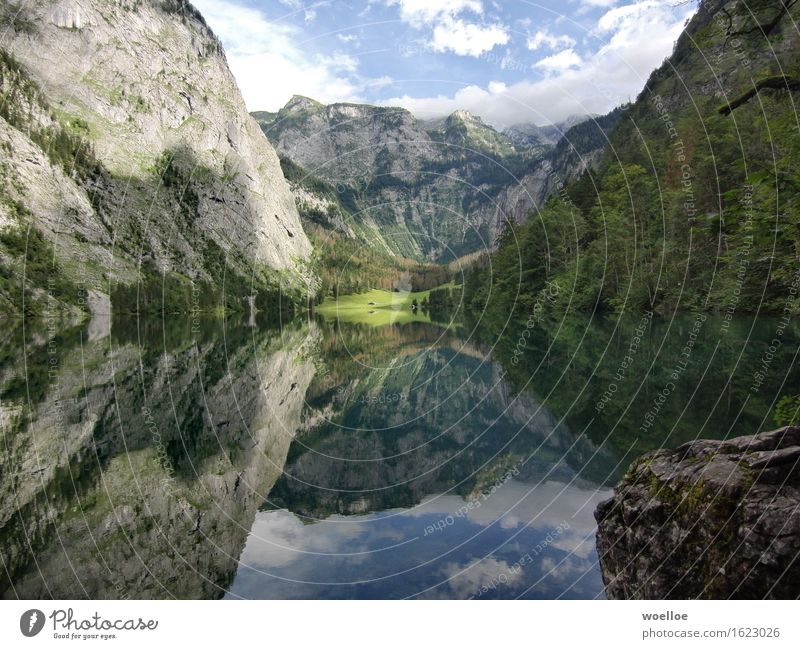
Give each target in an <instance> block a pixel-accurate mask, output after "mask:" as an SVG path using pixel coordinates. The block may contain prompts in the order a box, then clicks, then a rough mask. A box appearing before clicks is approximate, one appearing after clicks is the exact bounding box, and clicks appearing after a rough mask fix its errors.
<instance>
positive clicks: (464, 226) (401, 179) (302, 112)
mask: <svg viewBox="0 0 800 649" xmlns="http://www.w3.org/2000/svg"><path fill="white" fill-rule="evenodd" d="M254 116H255V117H256V119H257V121H258V122H259V124H260V125H261V128H262V130H263V131H264V133H265V134H266V136H267V137H268V138H269V140H270V142H272V144H273V145H274V146H275V148H276V149H277V151H278V153H279V154H280V155H281V157H282V158H284V159H286V160H288V161H290V162H291V164H292V165H293V166H294V167H296V168H298V169H300V170H303V171H304V172H305V178H306V179H307V180H308V181H309V182H305V183H303V182H300V181H301V180H302V179H303V177H302V175H301V176H299V177H298V176H297V175H296V176H295V181H294V183H293V187H297V186H298V185H303V187H302V190H301V191H300V192H297V191H296V198H297V200H298V203H299V204H300V205H301V212H302V211H303V210H302V206H303V205H304V204H307V203H309V202H310V201H309V197H308V196H307V193H308V191H309V189H310V188H309V185H310V184H314V183H315V182H316V181H317V180H319V181H322V182H323V183H326V184H327V185H328V186H329V187H335V188H336V190H337V191H336V194H337V195H338V203H340V204H341V207H342V208H343V212H344V213H346V216H345V218H346V219H347V220H348V221H349V222H350V224H351V225H350V227H351V228H355V229H360V230H361V235H362V236H364V237H365V240H366V241H369V242H371V243H372V244H373V245H375V246H376V247H378V248H381V249H385V250H388V251H390V252H392V253H393V254H396V255H402V256H405V257H409V258H414V259H418V260H424V261H437V262H448V261H451V260H453V259H454V258H455V257H458V256H460V255H463V254H466V253H470V252H474V251H476V250H486V249H488V248H490V247H491V246H492V245H493V243H494V241H495V239H496V237H497V234H498V232H499V231H500V230H501V229H502V228H503V224H504V222H505V221H506V219H514V220H523V219H524V218H525V213H524V212H520V211H519V210H518V208H517V206H516V205H515V204H511V203H510V202H508V201H503V192H504V191H505V190H507V189H508V188H509V187H512V186H515V185H517V184H518V180H517V179H518V178H519V177H521V176H523V175H524V174H525V173H527V172H529V171H531V170H532V169H533V168H535V167H536V163H537V162H540V161H542V160H543V159H544V157H543V156H544V155H545V154H546V153H547V152H548V151H549V150H550V149H551V147H550V145H543V146H537V147H521V148H518V147H517V146H515V144H514V143H513V142H512V140H511V139H510V138H509V137H508V136H507V135H506V134H504V133H501V132H499V131H497V130H496V129H494V128H493V127H491V126H490V125H488V124H486V123H484V122H483V121H482V120H481V119H480V118H479V117H477V116H475V115H472V114H471V113H469V112H468V111H465V110H458V111H455V112H454V113H452V114H451V115H449V116H448V117H446V118H444V119H438V120H419V119H417V118H415V117H414V116H413V115H412V114H411V113H410V112H409V111H407V110H405V109H402V108H393V107H379V106H369V105H361V104H331V105H327V106H326V105H324V104H321V103H319V102H317V101H314V100H313V99H309V98H307V97H301V96H295V97H293V98H292V99H291V100H290V101H289V102H288V103H287V104H286V105H285V106H284V107H283V108H282V109H281V110H280V111H279V112H278V113H265V112H260V113H254ZM298 194H299V195H298ZM327 198H328V199H329V198H330V196H328V197H327ZM538 198H539V196H538V195H537V199H538ZM325 203H326V204H325V206H321V205H318V206H317V207H319V208H321V211H322V212H327V211H337V210H336V209H334V207H333V206H332V205H331V204H330V201H329V200H327V199H326V201H325ZM317 212H319V210H317ZM316 220H317V221H318V222H319V219H316Z"/></svg>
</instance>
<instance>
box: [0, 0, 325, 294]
mask: <svg viewBox="0 0 800 649" xmlns="http://www.w3.org/2000/svg"><path fill="white" fill-rule="evenodd" d="M0 53H2V57H0V147H2V148H3V150H4V154H5V155H4V156H3V161H2V164H1V165H0V229H1V230H2V235H3V236H2V237H1V238H0V239H1V241H0V243H2V244H3V245H2V246H0V265H1V266H2V269H3V273H2V275H3V282H2V286H0V288H1V289H2V290H0V293H1V294H2V297H3V299H4V300H5V301H7V302H8V303H9V306H16V307H18V304H19V301H20V300H19V298H18V295H19V293H20V288H19V284H20V282H21V276H22V274H23V267H24V266H25V265H26V263H27V265H32V264H35V263H40V262H42V261H43V260H42V259H39V258H37V259H32V258H31V254H30V252H29V253H28V255H27V258H26V257H25V255H21V254H20V251H19V248H20V246H19V245H14V244H15V237H16V238H17V239H18V238H20V237H23V238H25V237H27V234H29V228H31V227H32V228H33V229H34V230H35V231H36V233H37V235H36V236H37V237H39V238H40V239H42V247H44V248H46V249H47V250H46V252H49V257H50V260H49V266H48V267H47V268H46V269H44V270H43V272H41V273H39V276H37V275H36V274H33V275H32V274H31V273H28V274H27V277H26V283H27V286H26V291H27V297H28V298H29V301H36V299H37V296H38V297H41V293H42V292H43V291H48V290H49V289H48V286H47V281H46V280H47V279H52V278H53V277H61V278H65V279H66V280H69V282H70V283H71V284H72V286H73V288H74V287H75V286H77V287H78V288H79V289H82V290H83V291H84V292H85V291H86V290H88V289H93V290H95V291H99V292H103V293H106V294H108V293H109V292H110V289H109V286H110V284H112V283H114V282H122V283H129V282H132V281H133V280H134V279H136V277H137V269H138V266H139V264H140V263H141V264H142V265H143V266H144V267H146V268H148V269H152V270H153V271H154V272H156V273H158V272H173V273H177V274H180V275H181V276H183V277H186V278H188V279H189V280H193V281H206V282H209V283H214V282H217V281H219V278H220V276H221V275H222V273H221V272H220V263H219V260H220V259H224V263H225V264H226V265H227V267H228V269H229V271H230V273H232V274H237V275H241V276H243V277H248V278H249V277H253V276H255V277H256V278H257V279H259V280H261V279H266V278H268V277H272V276H274V275H275V273H276V272H281V273H284V274H287V273H288V275H289V276H291V277H293V279H292V281H294V282H296V283H298V284H304V283H306V282H307V281H308V280H309V277H308V274H307V272H306V271H305V270H304V269H303V264H304V260H306V259H307V258H308V256H309V254H310V252H311V245H310V243H309V241H308V239H307V237H306V235H305V233H304V231H303V228H302V226H301V224H300V220H299V216H298V213H297V209H296V207H295V204H294V199H293V197H292V194H291V192H290V190H289V187H288V185H287V184H286V181H285V179H284V177H283V174H282V172H281V168H280V165H279V161H278V157H277V155H276V153H275V151H274V150H273V148H272V147H271V146H270V144H269V142H268V141H267V140H266V139H265V138H264V137H263V135H262V133H261V132H260V130H259V128H258V125H257V124H256V123H255V121H254V120H253V118H252V117H251V116H250V115H249V114H248V113H247V111H246V109H245V106H244V102H243V100H242V97H241V94H240V92H239V89H238V88H237V86H236V83H235V80H234V78H233V76H232V74H231V72H230V70H229V69H228V66H227V63H226V60H225V55H224V52H223V51H222V47H221V45H220V43H219V41H218V40H217V38H216V37H215V36H214V34H213V33H212V32H211V31H210V30H209V28H208V27H207V26H206V24H205V22H204V20H203V18H202V16H201V15H200V14H199V13H198V12H197V10H196V9H194V7H192V5H191V4H190V3H189V2H186V1H185V0H163V1H162V0H39V1H37V2H18V3H13V2H12V3H9V4H7V5H6V6H5V7H4V8H3V10H2V11H0ZM20 233H22V234H20ZM40 256H41V257H43V258H44V257H47V256H48V255H46V254H44V253H43V254H41V255H40ZM254 274H255V275H254ZM70 290H72V289H71V288H70V287H69V286H61V287H57V290H55V291H50V293H51V296H54V297H56V298H57V299H60V300H61V301H62V302H63V303H66V304H73V305H75V306H79V305H77V304H76V300H75V299H74V296H72V295H70V294H69V293H70ZM73 292H74V291H73ZM53 294H54V295H53Z"/></svg>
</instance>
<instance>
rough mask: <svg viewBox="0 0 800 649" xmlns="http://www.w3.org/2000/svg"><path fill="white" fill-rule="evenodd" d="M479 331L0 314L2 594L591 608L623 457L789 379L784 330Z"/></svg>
mask: <svg viewBox="0 0 800 649" xmlns="http://www.w3.org/2000/svg"><path fill="white" fill-rule="evenodd" d="M527 325H531V323H530V322H529V323H527ZM500 329H502V327H497V328H495V330H496V331H500ZM482 331H484V333H482V334H481V336H480V337H476V336H475V335H474V333H473V332H471V331H470V329H469V328H468V327H463V326H460V327H450V328H442V327H439V326H436V325H432V324H428V323H421V322H416V323H415V322H412V323H408V324H405V325H402V326H398V325H389V326H383V327H370V326H366V325H359V324H345V323H336V322H331V321H327V322H326V321H324V320H321V319H320V320H315V319H310V320H309V319H305V318H298V319H296V320H295V321H293V322H289V323H285V324H284V325H283V326H271V325H256V326H252V325H250V324H248V323H247V322H244V321H241V322H240V321H238V320H212V321H208V322H202V323H201V324H200V325H199V326H197V325H195V326H194V327H193V326H192V324H191V323H190V322H188V321H186V320H183V319H180V318H177V317H176V318H173V319H171V320H169V321H167V322H166V323H162V322H161V321H160V320H157V319H154V320H153V321H139V322H137V321H136V320H135V319H131V320H128V321H124V322H118V323H115V325H114V327H113V329H112V331H111V334H110V335H107V333H108V332H107V327H103V326H102V323H100V325H98V323H93V324H90V325H89V326H82V327H69V326H66V325H64V324H62V323H59V324H57V325H52V323H47V322H43V323H39V325H36V326H34V325H32V324H30V323H28V324H27V326H26V327H24V328H23V327H22V326H21V325H15V324H14V323H7V326H6V327H4V330H3V334H2V335H3V336H4V338H3V339H2V358H3V361H2V370H1V371H0V390H1V391H0V396H1V398H2V407H1V408H0V426H2V432H0V435H1V436H2V440H3V442H2V444H1V445H0V454H1V455H0V485H2V488H1V489H0V550H2V553H1V555H0V556H2V563H3V570H2V571H0V593H2V596H3V597H6V598H9V597H12V598H13V597H22V598H43V597H44V598H46V597H59V598H73V597H91V598H160V597H180V598H221V597H228V598H404V597H417V598H469V597H475V598H516V597H524V598H602V597H603V596H604V595H603V585H602V581H601V578H600V574H599V569H598V565H597V556H596V551H595V545H594V532H595V522H594V517H593V511H594V509H595V507H596V505H597V503H598V502H600V501H601V500H603V499H605V498H607V497H608V496H609V495H610V493H611V489H612V488H613V485H614V484H615V483H616V482H617V480H619V478H620V477H621V476H622V475H623V474H624V472H625V470H626V467H627V466H628V464H629V463H630V461H631V460H632V459H633V458H634V457H636V456H637V455H639V454H641V453H642V452H645V451H647V450H650V449H653V448H658V447H661V446H668V447H674V446H676V445H678V444H680V443H682V442H684V441H687V440H690V439H694V438H697V437H716V438H724V437H726V436H736V435H740V434H746V433H751V432H755V431H758V430H764V429H769V428H773V427H775V411H776V407H775V404H776V402H777V401H778V400H779V399H780V398H782V397H793V396H795V395H796V394H797V393H798V392H800V389H798V385H800V381H799V380H798V379H800V376H798V371H797V364H796V362H795V360H796V354H797V352H798V340H800V336H798V331H797V329H796V328H795V327H794V325H793V324H791V323H790V324H789V325H788V326H786V324H785V323H783V324H782V323H781V322H780V321H779V320H771V319H764V318H761V319H759V320H758V321H754V320H752V319H736V320H733V321H732V322H725V321H724V320H723V319H721V318H714V317H711V316H709V317H708V318H706V319H703V318H698V317H696V316H694V315H692V314H686V315H681V316H676V317H652V318H648V317H641V316H637V315H634V316H630V317H626V318H624V319H621V320H618V319H600V318H589V317H585V318H575V319H570V320H566V321H562V322H554V323H548V324H543V323H538V324H536V325H535V326H526V322H524V321H523V322H519V323H512V324H509V325H508V326H507V327H506V329H505V331H504V332H503V333H502V335H500V334H494V335H490V334H488V333H485V331H486V329H483V330H482ZM776 332H779V333H780V335H778V333H776ZM776 339H777V340H778V344H777V345H776V344H775V341H776ZM767 360H768V362H767Z"/></svg>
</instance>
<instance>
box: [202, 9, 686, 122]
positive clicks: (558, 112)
mask: <svg viewBox="0 0 800 649" xmlns="http://www.w3.org/2000/svg"><path fill="white" fill-rule="evenodd" d="M193 1H194V4H195V5H196V6H197V7H198V8H199V9H200V10H201V12H202V13H203V15H204V16H205V17H206V20H207V21H208V23H209V25H210V26H211V27H212V29H213V30H214V31H215V32H216V33H217V35H218V36H219V37H220V38H221V39H222V42H223V44H224V46H225V49H226V52H227V56H228V62H229V64H230V66H231V69H232V71H233V73H234V75H235V76H236V78H237V81H238V82H239V86H240V87H241V89H242V93H243V95H244V98H245V101H246V102H247V106H248V108H249V109H250V110H272V111H275V110H278V109H279V108H280V107H281V106H283V105H284V104H285V103H286V102H287V101H288V100H289V98H290V97H291V96H292V95H293V94H302V95H307V96H309V97H312V98H314V99H317V100H319V101H322V102H324V103H332V102H335V101H354V102H364V103H371V104H384V105H398V106H403V107H405V108H408V109H410V110H411V111H413V112H414V113H415V114H417V115H418V116H420V117H423V118H428V117H436V116H441V115H446V114H449V113H450V112H452V111H453V110H456V109H458V108H463V109H467V110H470V111H471V112H473V113H475V114H477V115H480V116H481V117H483V118H484V119H485V120H486V121H487V122H489V123H491V124H493V125H495V126H497V127H504V126H509V125H511V124H515V123H524V122H533V123H536V124H545V123H551V122H557V121H559V120H562V119H564V118H566V117H569V116H570V115H575V114H587V113H605V112H607V111H608V110H610V109H611V108H613V107H614V106H617V105H619V104H620V103H622V102H624V101H626V100H628V99H629V98H634V97H635V96H636V95H637V94H638V92H639V90H641V88H642V86H643V85H644V82H645V80H646V79H647V76H648V75H649V73H650V72H651V70H653V69H654V68H655V67H657V66H658V65H660V63H661V62H662V61H663V59H664V58H665V57H667V56H668V55H669V54H670V52H671V51H672V47H673V44H674V41H675V40H676V38H677V37H678V34H679V33H680V31H681V29H682V28H683V26H684V24H685V22H686V20H687V19H688V18H689V16H690V15H691V14H692V13H693V12H694V11H695V10H696V2H695V1H681V0H560V1H558V2H556V1H552V0H543V1H541V2H527V1H524V0H505V1H503V2H499V1H492V0H369V1H363V2H349V1H337V0H328V1H321V2H313V1H303V0H193Z"/></svg>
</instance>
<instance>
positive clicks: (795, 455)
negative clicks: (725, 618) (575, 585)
mask: <svg viewBox="0 0 800 649" xmlns="http://www.w3.org/2000/svg"><path fill="white" fill-rule="evenodd" d="M595 517H596V518H597V522H598V531H597V551H598V555H599V557H600V566H601V569H602V573H603V581H604V582H605V584H606V592H607V595H608V597H609V598H612V599H636V598H645V599H665V598H670V599H688V598H714V599H722V598H743V599H751V598H752V599H755V598H759V599H760V598H774V599H785V598H792V599H794V598H797V597H798V596H800V427H786V428H781V429H779V430H775V431H772V432H768V433H760V434H757V435H748V436H744V437H737V438H735V439H730V440H725V441H711V440H698V441H695V442H689V443H687V444H684V445H683V446H680V447H678V448H677V449H675V450H660V451H656V452H653V453H649V454H647V455H644V456H643V457H641V458H640V459H638V460H637V461H636V462H635V463H634V464H633V466H632V467H631V468H630V470H629V471H628V473H627V475H626V476H625V477H624V478H623V480H622V481H621V482H620V484H619V485H618V486H617V488H616V489H615V490H614V496H613V497H612V498H610V499H609V500H607V501H605V502H603V503H600V505H599V506H598V507H597V511H596V512H595Z"/></svg>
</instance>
